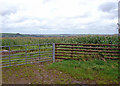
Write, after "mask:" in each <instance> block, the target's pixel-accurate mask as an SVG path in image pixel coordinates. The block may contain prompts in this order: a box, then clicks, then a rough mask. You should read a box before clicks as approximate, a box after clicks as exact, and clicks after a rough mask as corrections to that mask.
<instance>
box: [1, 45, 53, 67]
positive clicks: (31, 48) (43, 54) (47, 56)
mask: <svg viewBox="0 0 120 86" xmlns="http://www.w3.org/2000/svg"><path fill="white" fill-rule="evenodd" d="M0 49H1V50H0V57H1V58H0V61H1V63H0V67H1V68H2V67H9V66H17V65H23V64H31V63H38V62H44V61H53V62H55V54H54V52H55V44H54V43H45V44H30V45H13V46H0Z"/></svg>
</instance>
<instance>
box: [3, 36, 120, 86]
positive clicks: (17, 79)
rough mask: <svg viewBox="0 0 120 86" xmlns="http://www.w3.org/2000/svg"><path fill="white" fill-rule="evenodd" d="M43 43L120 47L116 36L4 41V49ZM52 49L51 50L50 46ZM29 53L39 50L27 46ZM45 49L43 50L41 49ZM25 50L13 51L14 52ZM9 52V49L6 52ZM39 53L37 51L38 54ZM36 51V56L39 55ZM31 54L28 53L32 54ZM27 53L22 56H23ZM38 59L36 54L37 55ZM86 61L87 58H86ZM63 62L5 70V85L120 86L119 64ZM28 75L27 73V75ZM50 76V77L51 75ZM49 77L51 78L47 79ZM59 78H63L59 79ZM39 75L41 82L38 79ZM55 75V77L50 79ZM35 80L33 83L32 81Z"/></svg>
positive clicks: (4, 39)
mask: <svg viewBox="0 0 120 86" xmlns="http://www.w3.org/2000/svg"><path fill="white" fill-rule="evenodd" d="M42 43H75V44H77V43H79V44H119V39H118V36H117V35H112V36H107V35H106V36H103V35H87V36H71V37H47V38H40V37H12V38H2V46H7V45H25V44H42ZM49 47H51V46H49ZM27 48H28V49H33V48H38V46H32V47H31V46H30V47H29V46H28V47H27ZM42 48H44V46H43V47H42ZM20 49H25V47H22V46H21V47H11V50H14V51H15V50H20ZM3 50H8V48H3ZM36 51H38V50H36ZM36 51H35V52H36ZM32 52H33V51H30V52H29V53H32ZM23 53H24V52H19V54H23ZM35 55H36V54H35ZM85 58H86V57H85ZM87 58H88V60H87V61H86V60H84V57H83V59H81V60H63V61H60V62H59V61H58V60H57V61H58V62H55V63H51V62H45V64H44V63H43V65H41V64H42V63H38V64H37V63H36V64H27V65H21V66H16V67H8V68H3V83H25V84H26V83H27V84H28V83H32V84H91V83H95V84H118V82H119V81H118V67H119V66H118V61H117V60H106V61H103V60H100V59H91V58H89V57H87ZM27 71H28V72H27ZM49 73H50V74H49ZM47 74H48V76H47ZM59 74H60V75H59ZM37 75H38V76H39V77H40V76H41V77H42V78H39V77H37ZM51 75H52V76H51ZM10 77H13V79H11V78H10ZM32 79H34V80H32Z"/></svg>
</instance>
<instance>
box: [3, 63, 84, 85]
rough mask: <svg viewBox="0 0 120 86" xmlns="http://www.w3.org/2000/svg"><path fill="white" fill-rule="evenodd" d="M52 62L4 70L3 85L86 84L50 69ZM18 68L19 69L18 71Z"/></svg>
mask: <svg viewBox="0 0 120 86" xmlns="http://www.w3.org/2000/svg"><path fill="white" fill-rule="evenodd" d="M51 63H52V62H44V63H35V64H31V65H32V66H24V65H21V66H19V67H17V66H16V68H3V70H2V78H3V80H2V83H3V84H85V82H81V81H78V80H75V79H74V78H73V77H71V76H70V75H69V74H66V73H63V72H61V71H58V70H56V69H49V68H47V65H49V64H51ZM17 68H18V69H17Z"/></svg>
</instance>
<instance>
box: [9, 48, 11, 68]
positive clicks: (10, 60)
mask: <svg viewBox="0 0 120 86" xmlns="http://www.w3.org/2000/svg"><path fill="white" fill-rule="evenodd" d="M9 66H11V60H10V46H9Z"/></svg>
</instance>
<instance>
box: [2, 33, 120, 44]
mask: <svg viewBox="0 0 120 86" xmlns="http://www.w3.org/2000/svg"><path fill="white" fill-rule="evenodd" d="M41 43H82V44H118V43H119V39H118V35H112V36H109V35H108V36H107V35H106V36H104V35H87V36H72V37H46V38H41V37H10V38H2V46H6V45H25V44H41Z"/></svg>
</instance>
